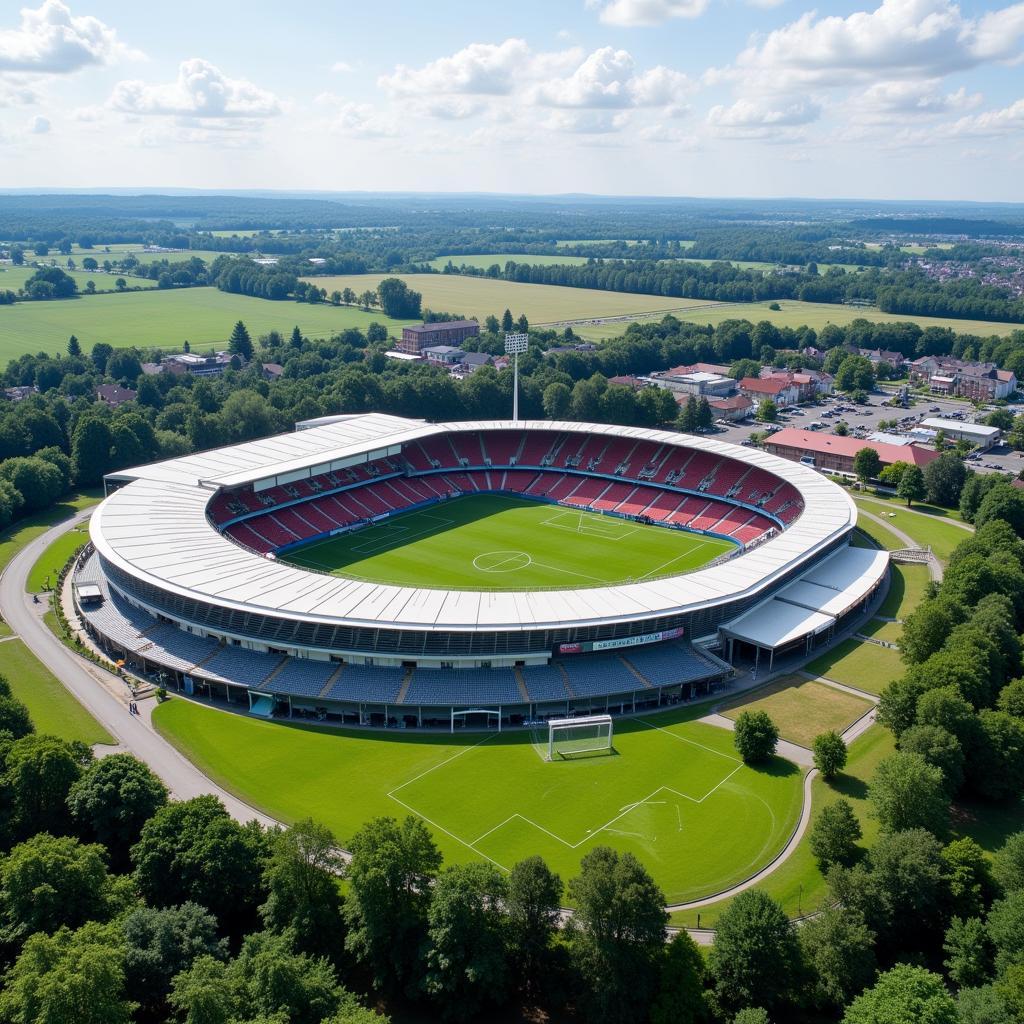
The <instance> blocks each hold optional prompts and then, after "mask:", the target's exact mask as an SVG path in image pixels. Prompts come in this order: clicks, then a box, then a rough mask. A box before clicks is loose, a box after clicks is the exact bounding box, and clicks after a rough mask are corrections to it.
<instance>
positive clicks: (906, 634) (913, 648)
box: [900, 598, 963, 665]
mask: <svg viewBox="0 0 1024 1024" xmlns="http://www.w3.org/2000/svg"><path fill="white" fill-rule="evenodd" d="M962 617H963V609H961V608H960V607H959V606H958V605H957V604H955V602H952V601H944V600H942V599H941V598H939V599H933V600H931V601H922V602H921V603H920V604H919V605H918V606H917V607H916V608H915V609H914V610H913V611H912V612H911V613H910V614H909V615H908V616H907V617H906V619H905V620H904V622H903V635H902V636H901V637H900V657H901V658H902V659H903V660H904V661H905V662H906V663H907V664H908V665H917V664H920V663H921V662H923V661H926V660H927V659H928V658H930V657H931V656H932V655H933V654H936V653H938V652H939V651H940V650H942V648H943V647H944V646H945V643H946V640H947V639H948V638H949V634H950V633H952V632H953V629H954V627H955V626H956V625H957V624H958V622H960V621H961V620H962Z"/></svg>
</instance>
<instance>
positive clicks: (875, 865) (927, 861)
mask: <svg viewBox="0 0 1024 1024" xmlns="http://www.w3.org/2000/svg"><path fill="white" fill-rule="evenodd" d="M869 865H870V881H871V885H870V887H869V888H868V890H867V892H866V893H865V894H864V895H865V896H866V898H867V899H868V900H869V901H870V906H863V905H861V906H859V907H858V909H859V910H860V912H861V914H862V916H863V917H864V920H865V921H867V922H868V924H869V925H870V926H871V927H872V929H873V930H874V931H875V932H876V933H880V932H882V931H883V930H884V933H885V934H884V936H882V935H880V938H884V939H885V940H886V943H887V945H888V946H889V948H891V949H893V950H899V949H902V948H905V945H906V944H907V943H908V942H912V943H913V945H914V948H919V946H920V943H921V935H922V933H923V934H927V930H928V929H929V928H933V927H936V926H937V925H938V924H939V922H940V921H941V918H942V915H943V912H944V898H945V877H946V863H945V861H944V860H943V859H942V846H941V844H940V843H939V841H938V840H937V839H936V838H935V836H933V835H932V834H931V833H930V832H927V831H925V830H924V829H920V828H919V829H910V830H909V831H906V832H891V833H883V834H882V835H881V836H880V837H879V839H878V840H877V841H876V842H875V845H874V846H873V847H872V848H871V852H870V855H869ZM911 936H913V937H914V938H913V939H912V940H911V938H910V937H911Z"/></svg>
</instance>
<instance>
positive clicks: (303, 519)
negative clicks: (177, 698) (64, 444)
mask: <svg viewBox="0 0 1024 1024" xmlns="http://www.w3.org/2000/svg"><path fill="white" fill-rule="evenodd" d="M106 485H107V497H106V498H105V500H104V501H103V502H102V504H101V505H100V506H99V507H98V509H97V511H96V512H95V513H94V515H93V517H92V521H91V526H90V544H89V545H88V546H87V548H86V549H85V550H84V551H83V553H82V555H81V556H80V557H79V559H78V561H77V563H76V566H75V569H74V577H73V583H74V587H73V590H74V595H75V600H76V605H77V608H78V611H79V613H80V616H81V619H82V621H83V623H84V625H85V627H86V629H87V630H88V631H89V633H90V635H91V636H92V638H93V639H94V640H95V641H96V642H97V643H98V644H99V645H100V646H102V647H103V648H104V649H105V650H106V651H107V652H108V653H109V654H110V655H111V656H112V657H114V658H116V659H118V660H123V661H124V662H125V663H127V664H128V665H129V666H130V667H131V668H133V669H135V670H136V671H139V672H141V673H145V674H147V675H149V676H151V677H153V678H159V679H161V680H162V681H163V682H164V685H167V686H169V687H173V688H176V689H178V690H180V691H182V692H184V693H186V694H196V695H201V696H204V697H210V698H213V699H217V700H225V701H228V702H231V703H233V704H235V705H241V706H242V707H243V708H245V709H248V710H249V711H250V712H251V713H252V714H255V715H260V716H264V717H268V718H272V717H306V716H313V717H316V718H317V719H320V720H327V721H332V722H334V723H336V724H340V723H345V724H353V725H362V726H399V727H405V728H424V727H438V728H442V727H443V728H445V729H451V730H453V731H454V730H455V729H458V728H464V727H478V728H488V729H501V728H503V727H507V726H516V725H521V724H523V723H536V722H538V721H540V720H546V719H565V718H572V717H574V716H593V715H614V714H619V713H628V712H633V711H638V710H642V709H651V708H658V707H664V706H667V705H672V704H678V703H679V702H681V701H686V700H690V699H693V698H694V697H696V696H698V695H700V694H702V693H706V692H707V691H708V690H709V689H710V688H711V687H713V686H714V685H715V684H716V683H718V682H719V681H721V680H722V679H723V678H725V677H726V676H727V675H728V674H730V673H731V672H732V671H733V666H734V665H737V664H746V663H750V662H755V663H762V664H767V665H770V664H772V662H773V661H774V659H776V658H778V657H780V656H785V655H786V654H787V653H794V652H798V653H805V652H809V651H810V650H813V649H815V648H817V647H820V646H822V645H825V644H827V643H828V642H829V641H830V640H831V639H832V637H833V635H834V634H835V632H836V630H837V629H841V628H842V625H843V623H844V620H845V619H846V618H847V617H849V616H853V615H856V614H857V613H858V612H859V611H860V610H862V609H863V608H864V607H865V605H866V603H867V602H868V601H869V600H870V599H871V596H872V594H873V593H874V592H875V591H876V590H877V588H878V587H879V586H880V585H881V584H882V582H883V581H884V580H885V578H886V572H887V566H888V560H887V555H886V553H885V552H878V551H873V550H868V549H864V548H859V547H853V546H851V544H850V540H851V534H852V531H853V529H854V526H855V525H856V509H855V506H854V504H853V502H852V501H851V500H850V498H849V497H848V496H847V494H846V493H845V492H844V491H843V490H842V489H841V488H839V487H838V486H836V485H835V484H833V483H831V482H830V481H829V480H827V479H825V478H824V477H822V476H821V475H820V474H818V473H817V472H815V471H814V470H812V469H809V468H807V467H804V466H801V465H799V464H795V463H792V462H788V461H785V460H783V459H780V458H777V457H775V456H772V455H769V454H767V453H765V452H762V451H759V450H757V449H754V448H743V447H738V446H735V445H729V444H724V443H721V442H718V441H716V440H714V439H712V438H707V437H697V436H690V435H685V434H679V433H673V432H667V431H659V430H647V429H641V428H634V427H622V426H612V425H606V424H585V423H575V422H550V421H526V422H514V421H509V420H496V421H480V422H457V423H428V422H425V421H421V420H413V419H406V418H401V417H396V416H390V415H383V414H376V413H368V414H360V415H351V416H335V417H324V418H321V419H319V420H313V421H307V422H303V423H299V424H297V425H296V429H295V431H294V432H292V433H288V434H282V435H278V436H275V437H270V438H265V439H263V440H259V441H253V442H248V443H245V444H241V445H236V446H232V447H226V448H221V449H216V450H212V451H207V452H203V453H199V454H194V455H189V456H185V457H182V458H177V459H172V460H169V461H165V462H160V463H155V464H152V465H148V466H141V467H137V468H133V469H127V470H123V471H119V472H116V473H112V474H110V475H109V476H108V477H107V479H106Z"/></svg>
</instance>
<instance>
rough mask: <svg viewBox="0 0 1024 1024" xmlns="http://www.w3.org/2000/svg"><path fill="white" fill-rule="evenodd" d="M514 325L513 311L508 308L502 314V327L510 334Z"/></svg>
mask: <svg viewBox="0 0 1024 1024" xmlns="http://www.w3.org/2000/svg"><path fill="white" fill-rule="evenodd" d="M514 326H515V323H514V321H513V320H512V311H511V310H508V309H506V310H505V312H504V313H502V314H501V329H502V331H504V332H505V333H506V334H508V333H509V332H510V331H511V330H512V328H513V327H514Z"/></svg>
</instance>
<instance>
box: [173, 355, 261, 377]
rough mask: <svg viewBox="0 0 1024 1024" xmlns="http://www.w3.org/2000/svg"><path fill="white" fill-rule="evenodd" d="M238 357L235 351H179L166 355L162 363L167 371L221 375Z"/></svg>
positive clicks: (197, 374) (199, 375) (195, 374)
mask: <svg viewBox="0 0 1024 1024" xmlns="http://www.w3.org/2000/svg"><path fill="white" fill-rule="evenodd" d="M235 358H237V359H238V360H239V361H241V362H243V363H244V362H245V360H244V359H243V358H242V357H241V356H236V355H235V354H234V353H233V352H210V353H204V354H202V355H200V354H198V353H196V352H177V353H175V354H174V355H171V356H164V358H163V361H162V363H161V365H162V366H163V369H164V372H165V373H190V374H192V375H193V376H194V377H219V376H220V375H221V374H222V373H223V372H224V371H225V370H227V369H228V368H229V367H230V366H231V360H232V359H235Z"/></svg>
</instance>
